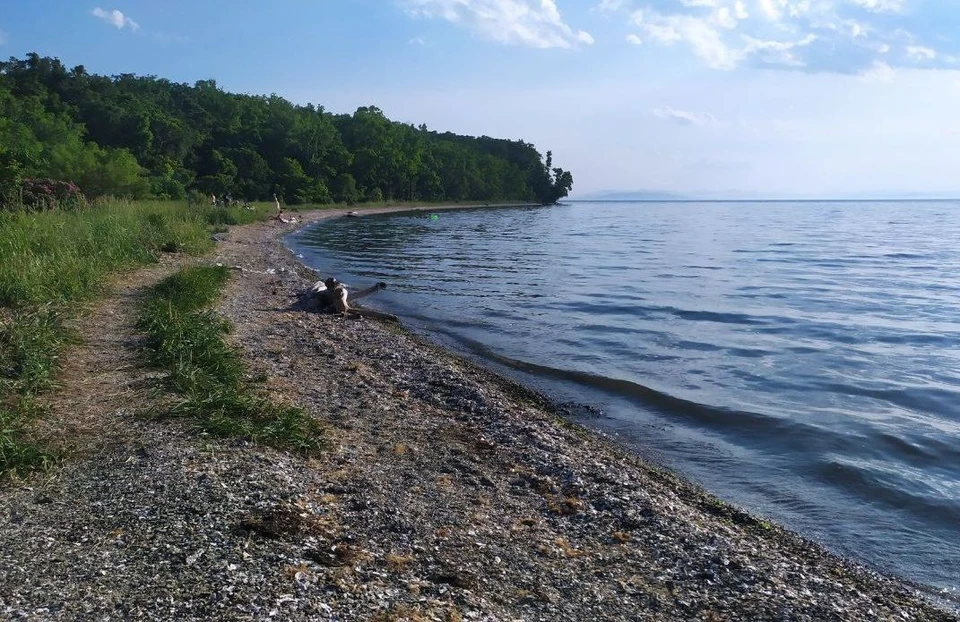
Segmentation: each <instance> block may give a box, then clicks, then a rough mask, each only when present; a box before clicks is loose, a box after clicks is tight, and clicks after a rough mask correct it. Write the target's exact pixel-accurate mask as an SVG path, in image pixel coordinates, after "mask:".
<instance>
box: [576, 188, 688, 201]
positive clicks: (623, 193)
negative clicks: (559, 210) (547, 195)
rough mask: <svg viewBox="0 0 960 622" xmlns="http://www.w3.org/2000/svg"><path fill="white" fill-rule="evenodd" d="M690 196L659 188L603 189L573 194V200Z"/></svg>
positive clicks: (660, 198) (686, 198) (662, 198)
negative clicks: (663, 190)
mask: <svg viewBox="0 0 960 622" xmlns="http://www.w3.org/2000/svg"><path fill="white" fill-rule="evenodd" d="M689 199H690V197H688V196H684V195H682V194H676V193H674V192H661V191H659V190H601V191H600V192H589V193H587V194H578V195H575V196H571V197H570V200H572V201H685V200H689Z"/></svg>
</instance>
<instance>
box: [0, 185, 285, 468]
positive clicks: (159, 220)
mask: <svg viewBox="0 0 960 622" xmlns="http://www.w3.org/2000/svg"><path fill="white" fill-rule="evenodd" d="M269 213H270V208H269V207H268V206H265V205H262V206H257V207H256V209H254V210H241V209H229V210H227V209H215V208H211V207H188V206H186V205H184V204H183V203H175V202H159V201H141V202H130V201H123V200H107V201H102V202H99V203H98V204H96V205H93V206H91V207H89V208H87V209H83V210H78V211H70V212H58V211H51V212H41V213H14V212H5V211H0V476H4V475H8V474H14V473H23V472H25V471H28V470H30V469H33V468H37V467H43V466H45V465H47V464H50V463H51V462H52V460H53V457H52V456H51V455H50V454H49V453H47V452H46V451H45V450H44V449H43V448H42V447H41V446H40V445H38V444H37V443H36V442H34V441H33V440H32V439H31V437H30V422H31V421H32V420H33V419H35V418H36V417H38V416H42V413H41V412H40V410H39V408H38V407H37V406H36V401H35V397H36V396H37V395H38V394H39V393H41V392H42V391H44V390H46V389H49V388H50V387H51V386H52V384H53V382H54V380H55V377H56V372H57V368H58V361H59V357H60V356H61V354H62V352H63V349H64V347H65V346H66V345H67V344H69V343H70V341H71V335H70V333H69V330H68V329H67V327H66V321H67V320H69V319H70V318H73V317H76V316H77V315H78V314H79V313H81V312H82V310H83V307H84V304H85V303H87V302H89V301H90V300H92V299H94V298H96V297H97V296H98V295H100V294H102V293H103V291H104V288H105V286H106V284H107V283H108V281H109V279H110V277H111V275H112V274H114V273H116V272H118V271H122V270H127V269H132V268H136V267H139V266H143V265H147V264H150V263H154V262H156V261H157V259H158V257H159V256H160V255H161V253H163V252H180V253H189V254H201V253H204V252H206V251H207V250H209V249H210V248H212V246H213V242H212V241H211V239H210V233H211V228H212V227H216V226H218V225H221V226H222V224H223V223H242V222H252V221H254V220H262V219H264V218H266V217H267V216H268V215H269Z"/></svg>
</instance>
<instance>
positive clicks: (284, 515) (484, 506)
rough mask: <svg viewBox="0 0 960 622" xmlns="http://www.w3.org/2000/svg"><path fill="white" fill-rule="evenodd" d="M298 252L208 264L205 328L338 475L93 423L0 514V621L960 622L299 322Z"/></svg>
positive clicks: (506, 409)
mask: <svg viewBox="0 0 960 622" xmlns="http://www.w3.org/2000/svg"><path fill="white" fill-rule="evenodd" d="M329 214H330V212H327V213H324V214H320V213H307V214H305V220H307V221H309V220H312V219H315V218H319V217H322V216H323V215H329ZM288 230H289V227H288V226H285V225H282V224H278V223H269V224H268V223H263V224H257V225H251V226H247V227H242V228H233V229H232V230H231V231H230V233H229V234H228V235H227V236H225V237H224V239H223V241H222V242H220V243H219V244H218V247H217V250H216V251H215V257H214V258H213V260H214V261H218V262H221V263H223V264H225V265H229V266H233V267H236V268H237V270H236V271H235V272H236V276H235V278H234V279H233V280H232V282H231V285H230V286H229V287H228V290H227V292H226V294H225V296H224V298H223V301H222V303H221V305H220V312H221V313H223V314H224V315H225V316H226V317H227V318H229V319H230V320H231V321H232V322H233V323H234V326H235V330H234V332H233V333H232V334H231V336H230V338H231V339H232V341H233V343H234V344H235V345H236V346H237V347H239V348H240V349H241V350H242V351H243V352H244V355H245V357H246V358H247V360H248V361H249V362H250V364H251V367H252V370H253V373H256V374H262V375H264V376H265V377H266V378H267V380H266V387H267V388H268V389H269V391H270V392H271V393H272V395H273V397H274V399H276V400H278V401H286V402H290V403H296V404H299V405H301V406H302V407H304V408H305V409H307V411H308V412H309V413H310V414H311V415H313V416H314V417H316V418H317V419H319V420H320V421H321V422H323V423H324V424H325V426H326V430H327V432H326V436H327V443H328V448H327V450H326V451H325V452H323V453H322V454H321V455H319V456H317V457H312V458H303V457H300V456H296V455H292V454H288V453H284V452H280V451H276V450H271V449H269V448H264V447H259V446H254V445H251V444H249V443H246V442H244V441H239V440H222V439H211V438H206V437H204V436H202V435H198V434H196V433H194V432H192V431H191V430H189V429H185V428H184V427H183V426H181V425H179V424H178V423H176V422H173V423H171V422H165V423H158V422H153V421H150V420H148V419H146V418H144V417H143V416H142V411H143V410H144V409H145V407H137V408H125V407H123V406H119V407H118V406H117V405H116V404H112V403H109V402H107V403H105V404H104V410H103V412H102V413H100V414H101V416H102V418H103V420H104V421H107V422H109V425H107V426H105V429H109V430H111V434H110V438H105V439H101V441H100V442H99V443H93V444H92V445H91V444H90V443H87V444H85V445H91V446H93V447H94V449H90V450H88V451H86V452H83V453H78V454H77V456H76V457H75V458H74V459H73V460H71V461H69V462H67V463H65V464H64V465H63V466H62V467H60V468H59V469H57V470H56V471H54V472H52V473H50V474H44V475H38V476H36V477H34V478H31V479H28V480H26V481H21V482H8V483H6V484H5V485H4V487H3V488H2V489H0V617H3V618H5V619H31V620H86V619H96V620H127V619H163V620H209V619H222V620H269V619H276V620H383V621H386V620H414V621H420V620H448V621H459V620H478V621H480V620H484V621H485V620H505V621H512V620H544V621H546V620H550V621H554V620H576V621H585V620H811V621H812V620H817V621H819V620H958V619H960V618H958V617H957V616H956V615H954V614H953V613H950V612H948V611H945V610H942V609H939V608H937V607H936V606H934V605H933V604H931V603H930V602H928V601H927V600H925V599H924V598H923V597H922V596H921V595H920V594H919V593H918V591H917V590H916V589H915V588H914V587H913V586H911V585H909V584H908V583H905V582H903V581H899V580H897V579H895V578H891V577H886V576H882V575H880V574H877V573H875V572H872V571H870V570H868V569H866V568H863V567H861V566H858V565H857V564H855V563H852V562H850V561H847V560H843V559H840V558H838V557H836V556H834V555H832V554H830V553H828V552H827V551H825V550H824V549H823V548H821V547H820V546H818V545H817V544H814V543H812V542H809V541H806V540H804V539H802V538H800V537H798V536H796V535H794V534H792V533H790V532H788V531H786V530H784V529H782V528H780V527H778V526H776V525H772V524H769V523H767V522H765V521H762V520H759V519H757V518H754V517H752V516H750V515H749V514H747V513H745V512H743V511H741V510H739V509H737V508H735V507H732V506H729V505H727V504H724V503H722V502H720V501H718V500H716V499H715V498H713V497H711V496H710V495H708V494H706V493H705V492H704V491H702V490H701V489H699V488H697V487H695V486H693V485H691V484H689V483H688V482H685V481H684V480H682V479H681V478H679V477H677V476H675V475H673V474H671V473H669V472H667V471H665V470H663V469H661V468H659V467H657V466H655V465H652V464H649V463H647V462H644V461H643V460H641V459H640V458H639V457H637V456H635V455H633V454H631V453H630V452H628V451H627V450H625V449H623V448H621V447H620V446H618V445H617V444H616V443H615V442H612V441H611V440H610V439H607V438H605V437H603V436H602V435H600V434H597V433H594V432H591V431H588V430H585V429H584V428H581V427H580V426H578V425H575V424H572V423H569V422H568V421H566V420H564V419H563V418H562V417H560V416H559V415H558V411H557V410H556V409H554V408H553V407H552V406H551V405H550V404H549V402H547V401H546V400H544V399H543V398H541V397H540V396H538V395H536V394H535V393H532V392H530V391H528V390H526V389H524V388H523V387H520V386H518V385H516V384H514V383H512V382H510V381H508V380H505V379H503V378H500V377H498V376H496V375H495V374H493V373H491V372H488V371H486V370H483V369H480V368H478V367H476V366H474V365H472V364H470V363H468V362H466V361H464V360H461V359H459V358H457V357H455V356H453V355H451V354H448V353H446V352H443V351H442V350H440V349H438V348H436V347H435V346H433V345H431V344H428V343H425V342H424V341H422V340H420V339H419V338H417V337H415V336H413V335H411V334H409V333H406V332H404V331H403V330H402V329H398V328H397V327H395V326H392V325H389V324H381V323H378V322H376V321H372V320H368V319H350V318H342V317H339V316H332V315H320V314H317V313H313V312H310V311H308V310H304V309H302V308H301V307H300V306H299V302H298V294H299V293H300V292H301V291H302V290H303V289H304V288H305V287H306V286H308V285H309V284H310V283H312V282H313V281H315V280H317V278H318V275H316V274H313V273H311V272H310V271H309V270H307V269H305V268H303V267H302V266H300V265H299V264H297V263H296V260H295V258H294V257H293V256H292V255H291V254H290V253H289V252H288V251H287V250H286V249H284V248H283V247H282V245H281V244H280V243H279V241H278V239H277V237H278V235H279V234H280V233H282V232H285V231H288ZM208 261H209V259H208ZM322 276H328V275H322ZM334 276H335V275H334ZM359 285H362V284H359ZM127 311H129V309H127ZM115 315H116V314H111V317H114V316H115ZM105 327H106V328H105ZM107 329H109V330H115V331H130V330H132V329H131V328H130V326H129V322H126V321H124V320H123V318H119V319H117V321H116V324H115V326H113V328H110V327H109V326H107V325H106V324H104V323H103V322H100V324H99V330H100V331H101V332H103V331H105V330H107ZM107 332H109V331H107ZM85 347H88V348H90V347H92V348H96V347H97V342H96V340H95V339H94V340H92V341H91V340H88V345H87V346H85ZM117 356H118V357H120V356H121V354H120V353H118V355H117ZM121 367H122V368H123V369H125V370H126V371H125V372H124V373H127V374H128V375H129V376H130V379H128V380H129V382H134V381H135V379H136V378H140V377H142V376H143V375H144V372H143V371H142V370H139V369H137V368H136V365H126V366H121ZM117 382H120V380H117ZM81 384H82V383H81ZM65 390H70V391H74V392H82V390H83V389H82V387H81V386H80V385H76V386H73V387H67V388H65ZM88 401H89V400H88ZM57 416H59V415H58V413H57V412H54V413H52V414H51V418H52V419H53V420H54V421H55V420H56V417H57ZM64 416H66V415H64ZM120 429H122V433H121V432H118V430H120Z"/></svg>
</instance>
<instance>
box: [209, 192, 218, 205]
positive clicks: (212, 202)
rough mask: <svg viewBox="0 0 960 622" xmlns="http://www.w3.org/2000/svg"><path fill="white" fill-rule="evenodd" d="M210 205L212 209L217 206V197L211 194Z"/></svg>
mask: <svg viewBox="0 0 960 622" xmlns="http://www.w3.org/2000/svg"><path fill="white" fill-rule="evenodd" d="M210 205H212V206H213V207H216V206H217V195H215V194H213V193H212V192H211V193H210Z"/></svg>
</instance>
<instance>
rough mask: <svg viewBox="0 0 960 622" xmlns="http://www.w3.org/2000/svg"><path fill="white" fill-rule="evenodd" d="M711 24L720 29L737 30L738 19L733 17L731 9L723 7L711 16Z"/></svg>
mask: <svg viewBox="0 0 960 622" xmlns="http://www.w3.org/2000/svg"><path fill="white" fill-rule="evenodd" d="M710 23H711V24H714V25H716V26H719V27H720V28H736V27H737V18H736V17H734V16H733V13H731V12H730V9H729V8H727V7H725V6H722V7H720V8H718V9H717V10H716V11H714V12H713V13H712V14H711V15H710Z"/></svg>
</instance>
